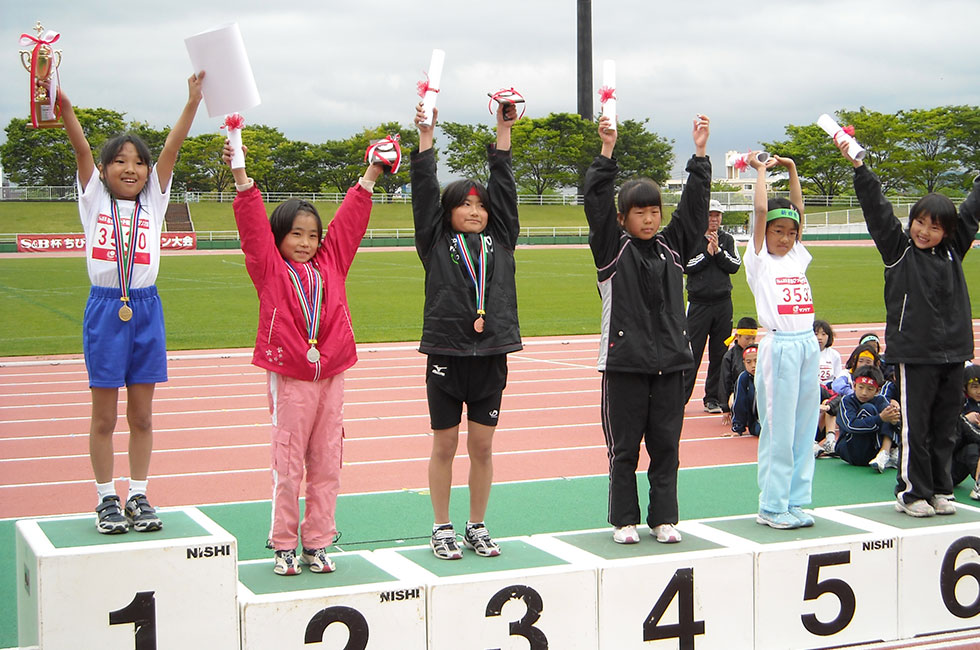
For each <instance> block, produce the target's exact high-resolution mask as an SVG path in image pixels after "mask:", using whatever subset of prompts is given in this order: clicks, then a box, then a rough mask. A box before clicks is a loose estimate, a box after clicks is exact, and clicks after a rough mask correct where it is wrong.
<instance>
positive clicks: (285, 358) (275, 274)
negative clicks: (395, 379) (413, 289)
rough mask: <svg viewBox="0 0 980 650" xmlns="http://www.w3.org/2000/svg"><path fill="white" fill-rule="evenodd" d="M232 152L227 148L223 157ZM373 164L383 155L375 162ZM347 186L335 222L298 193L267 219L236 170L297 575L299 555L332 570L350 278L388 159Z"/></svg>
mask: <svg viewBox="0 0 980 650" xmlns="http://www.w3.org/2000/svg"><path fill="white" fill-rule="evenodd" d="M232 154H233V151H232V148H231V146H230V145H229V144H226V145H225V149H224V152H223V155H224V159H225V162H227V163H229V164H230V163H231V159H232ZM376 160H377V161H376ZM371 162H372V164H370V165H369V167H368V168H367V171H365V172H364V176H363V177H361V178H360V179H359V180H358V182H357V184H356V185H354V187H352V188H351V189H349V190H348V191H347V195H346V196H345V197H344V201H343V203H341V205H340V208H338V210H337V214H336V215H335V216H334V218H333V221H331V222H330V228H329V230H328V231H327V233H326V236H324V234H323V224H322V223H321V221H320V215H319V213H317V210H316V207H314V206H313V205H312V204H311V203H308V202H306V201H303V200H300V199H289V200H287V201H285V202H284V203H282V204H280V205H279V206H278V207H277V208H276V209H275V210H273V212H272V216H271V217H269V218H266V210H265V204H264V203H263V201H262V194H261V193H260V192H259V190H258V188H257V187H255V182H254V181H253V180H252V179H250V178H248V176H247V175H246V173H245V168H244V163H242V167H240V168H238V169H232V174H233V175H234V178H235V187H236V189H237V190H238V196H236V197H235V202H234V210H235V221H236V223H237V224H238V233H239V235H240V237H241V241H242V251H244V253H245V268H246V269H247V270H248V274H249V277H251V278H252V283H253V284H254V285H255V290H256V292H257V293H258V295H259V327H258V333H257V334H256V337H255V352H254V354H253V356H252V363H253V364H255V365H256V366H259V367H260V368H265V369H266V372H267V375H268V389H269V411H270V413H271V414H272V529H271V530H270V532H269V540H270V543H271V545H272V547H273V548H274V549H275V553H276V556H275V557H276V562H275V567H274V571H275V572H276V573H278V574H279V575H295V574H297V573H300V571H301V568H300V566H299V561H298V559H297V557H296V546H297V543H298V542H299V541H300V540H301V541H302V544H301V548H302V553H301V556H300V558H299V559H301V560H302V562H303V563H305V564H308V565H309V567H310V571H313V572H314V573H327V572H330V571H333V570H334V569H335V566H334V563H333V561H332V560H331V559H330V558H329V557H328V556H327V553H326V547H327V546H330V544H332V543H333V540H334V536H335V535H336V533H337V529H336V525H335V521H334V510H335V506H336V504H337V492H338V491H339V489H340V464H341V451H342V448H343V438H344V430H343V401H344V371H345V370H347V369H348V368H350V367H351V366H353V365H354V362H356V361H357V354H356V351H355V348H354V331H353V329H351V320H350V309H349V308H348V306H347V293H346V290H345V287H344V282H345V280H346V279H347V272H348V270H349V269H350V265H351V263H352V262H353V261H354V253H356V252H357V247H358V245H359V244H360V242H361V238H362V237H363V236H364V232H365V230H367V224H368V218H369V217H370V215H371V193H372V191H373V190H374V182H375V181H376V180H377V178H378V177H379V176H380V175H381V173H382V171H383V169H384V166H385V164H386V163H385V162H384V161H382V160H380V159H376V158H372V161H371ZM304 466H305V470H306V515H305V517H304V518H303V524H302V536H301V537H300V534H299V531H298V530H297V529H298V528H299V486H300V482H301V481H302V479H303V471H304Z"/></svg>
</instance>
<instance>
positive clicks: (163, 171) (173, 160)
mask: <svg viewBox="0 0 980 650" xmlns="http://www.w3.org/2000/svg"><path fill="white" fill-rule="evenodd" d="M203 80H204V71H203V70H202V71H201V72H199V73H198V74H192V75H191V76H190V77H188V78H187V103H186V104H184V110H183V111H181V113H180V117H178V118H177V123H176V124H174V126H173V128H172V129H170V133H169V134H168V135H167V140H166V142H164V144H163V151H161V152H160V157H159V158H158V159H157V165H156V166H157V178H158V179H160V191H161V192H162V191H164V190H165V189H166V187H167V185H169V184H170V176H171V175H172V174H173V173H174V165H176V164H177V154H178V153H179V152H180V146H181V145H182V144H184V139H185V138H187V134H188V132H190V130H191V124H193V123H194V115H195V114H197V107H198V105H199V104H200V103H201V98H202V97H203V95H202V94H201V82H202V81H203Z"/></svg>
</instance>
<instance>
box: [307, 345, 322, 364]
mask: <svg viewBox="0 0 980 650" xmlns="http://www.w3.org/2000/svg"><path fill="white" fill-rule="evenodd" d="M306 360H307V361H309V362H310V363H316V362H317V361H319V360H320V351H319V350H317V349H316V348H313V347H311V348H310V349H309V350H307V351H306Z"/></svg>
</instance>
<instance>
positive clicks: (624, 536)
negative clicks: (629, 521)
mask: <svg viewBox="0 0 980 650" xmlns="http://www.w3.org/2000/svg"><path fill="white" fill-rule="evenodd" d="M613 541H614V542H616V543H617V544H636V543H638V542H639V541H640V536H639V535H638V534H637V532H636V526H619V527H618V528H614V529H613Z"/></svg>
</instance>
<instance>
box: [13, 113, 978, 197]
mask: <svg viewBox="0 0 980 650" xmlns="http://www.w3.org/2000/svg"><path fill="white" fill-rule="evenodd" d="M76 114H77V115H78V119H79V122H81V124H82V128H83V129H84V131H85V135H86V136H87V137H88V140H89V142H90V143H91V144H92V146H93V147H94V148H95V149H96V150H98V149H99V147H100V146H101V145H102V143H104V142H105V141H106V140H107V139H108V138H110V137H112V136H113V135H115V134H117V133H120V132H123V131H131V132H133V133H135V134H137V135H139V136H140V137H141V138H142V139H143V140H144V141H145V142H146V143H147V145H148V146H149V147H150V151H151V152H153V154H154V156H156V155H157V154H158V153H159V151H160V150H161V149H162V148H163V143H164V141H165V140H166V136H167V133H168V132H169V128H163V129H156V128H153V127H152V126H150V125H149V124H147V123H145V122H135V121H130V122H127V121H126V120H125V117H124V114H123V113H119V112H117V111H113V110H110V109H105V108H90V109H85V108H76ZM837 117H838V120H839V122H840V123H841V124H852V125H853V126H854V127H855V137H856V138H857V139H858V141H860V142H861V144H862V145H863V146H864V147H865V148H866V149H867V150H868V157H867V159H866V160H865V162H866V163H867V164H868V165H869V166H870V167H871V168H872V169H874V171H875V172H876V173H877V174H878V176H879V177H880V178H881V180H882V184H883V185H884V187H885V189H886V191H889V192H902V193H923V192H932V191H947V192H950V193H954V194H956V193H961V192H962V191H963V190H964V189H966V188H967V187H968V184H969V178H972V176H970V175H969V174H970V172H971V171H974V170H978V169H980V109H978V107H976V106H941V107H937V108H932V109H910V110H904V111H899V112H897V113H894V114H887V113H879V112H875V111H871V110H868V109H866V108H864V107H862V108H861V109H859V110H857V111H848V110H840V111H838V112H837ZM648 121H649V120H647V119H644V120H625V121H624V122H622V123H621V124H620V125H619V136H618V142H617V144H616V155H617V160H618V162H619V167H620V170H619V175H620V179H621V181H622V180H626V179H628V178H633V177H635V176H647V177H650V178H653V179H655V180H657V181H661V182H662V181H664V180H666V179H667V178H669V176H670V170H671V169H672V167H673V164H674V153H673V145H674V141H673V140H668V139H667V138H664V137H663V136H660V135H658V134H656V133H653V132H651V131H650V130H648V128H647V123H648ZM439 126H440V128H441V136H442V137H441V138H439V140H441V142H438V141H437V145H438V146H437V153H438V154H439V155H440V157H441V159H442V164H443V165H445V166H446V167H448V169H449V170H450V171H451V172H453V173H454V174H456V175H460V176H465V177H468V178H474V179H477V180H481V181H483V182H486V180H487V177H488V175H489V169H488V167H487V162H486V155H485V150H486V146H487V145H488V144H491V143H492V142H493V141H494V132H493V129H492V127H490V126H488V125H484V124H478V125H472V124H463V123H459V122H440V124H439ZM785 133H786V138H785V139H784V140H780V141H775V142H768V143H763V145H762V146H763V148H765V149H767V150H769V151H772V152H775V153H779V154H781V155H786V156H790V157H792V158H793V159H794V160H796V164H797V169H798V170H799V173H800V176H801V178H802V180H803V184H804V191H805V192H806V193H809V194H820V195H827V196H836V195H840V194H847V193H849V192H850V187H851V184H850V178H851V174H852V171H851V167H850V165H849V164H848V163H847V162H846V161H845V160H844V159H843V158H842V157H841V156H840V153H839V152H838V151H837V149H836V148H835V147H834V146H833V143H832V142H831V140H830V138H828V137H827V135H826V134H825V133H824V132H823V131H822V130H821V129H820V127H818V126H817V125H816V124H815V123H814V124H808V125H803V126H797V125H793V124H790V125H788V126H786V127H785ZM6 134H7V141H6V142H5V143H4V144H3V145H0V161H2V163H3V166H4V169H5V170H6V172H7V174H8V175H9V177H10V179H11V180H12V181H13V182H15V183H17V184H20V185H72V184H73V183H74V182H75V158H74V154H73V153H72V149H71V146H70V144H69V143H68V138H67V136H66V135H65V133H64V132H63V131H61V130H59V129H36V130H35V129H31V128H29V127H28V121H27V120H26V119H17V118H14V119H12V120H10V123H9V124H8V125H7V127H6ZM395 134H397V135H398V136H399V138H400V141H401V146H402V151H403V154H404V156H405V157H406V158H407V156H408V155H409V151H411V150H412V149H413V148H414V147H416V146H417V145H418V132H417V131H416V130H415V129H414V128H413V127H410V128H405V127H402V125H400V124H398V123H397V122H386V123H383V124H379V125H378V126H376V127H373V128H365V129H364V130H362V131H361V132H360V133H357V134H355V135H352V136H350V137H348V138H345V139H342V140H328V141H326V142H322V143H309V142H302V141H298V140H289V139H288V138H286V137H285V136H284V135H283V134H282V132H281V131H279V129H277V128H275V127H272V126H267V125H261V124H259V125H249V126H246V128H245V129H244V131H243V134H242V135H243V141H244V143H245V145H246V146H248V148H249V174H250V175H251V176H252V177H253V178H255V179H256V181H257V182H258V183H259V185H260V186H261V187H262V188H264V189H265V190H266V191H272V192H344V191H346V190H347V188H348V187H350V186H351V185H353V184H354V182H356V180H357V178H358V176H360V174H361V172H362V171H363V169H364V163H363V158H364V150H365V149H366V148H367V146H368V144H369V143H370V142H371V140H374V139H378V138H383V137H385V136H387V135H395ZM224 138H225V136H224V134H223V133H220V132H216V133H204V134H201V135H197V136H192V137H188V138H187V139H186V140H185V142H184V146H183V147H182V148H181V153H180V158H179V160H178V161H177V165H176V167H175V168H174V187H175V188H182V189H187V190H189V191H196V192H208V191H227V190H230V189H231V188H232V187H233V181H232V178H231V173H230V171H229V170H228V168H227V167H226V166H225V165H224V164H223V163H222V162H221V160H220V152H221V147H222V144H223V142H224ZM512 147H513V160H514V174H515V176H516V177H517V182H518V189H519V191H521V192H524V193H528V194H548V193H552V192H558V191H561V190H563V189H564V188H568V187H581V186H582V184H583V182H584V178H585V171H586V169H588V166H589V164H590V163H591V161H592V159H593V157H594V156H595V154H596V152H598V151H599V149H600V142H599V136H598V133H597V132H596V126H595V123H594V122H592V121H589V120H585V119H583V118H581V117H580V116H578V115H575V114H571V113H551V114H549V115H547V116H545V117H537V118H527V117H526V118H523V119H521V120H520V121H518V122H517V123H516V124H515V125H514V128H513V132H512ZM406 162H407V160H406ZM408 182H409V175H408V165H407V164H406V165H404V166H403V167H402V169H401V170H399V172H398V173H397V174H386V175H385V176H384V177H382V178H381V179H380V180H379V181H378V187H379V188H380V189H382V190H384V191H385V192H393V191H394V190H395V189H396V188H398V187H400V186H402V185H404V184H406V183H408Z"/></svg>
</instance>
